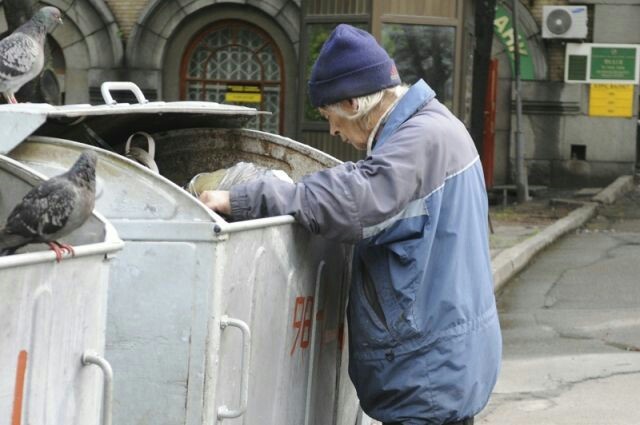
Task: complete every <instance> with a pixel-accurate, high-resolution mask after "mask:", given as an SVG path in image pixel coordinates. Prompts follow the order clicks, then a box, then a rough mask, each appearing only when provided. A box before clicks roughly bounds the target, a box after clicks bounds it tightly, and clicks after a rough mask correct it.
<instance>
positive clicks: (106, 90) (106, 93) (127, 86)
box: [100, 81, 149, 105]
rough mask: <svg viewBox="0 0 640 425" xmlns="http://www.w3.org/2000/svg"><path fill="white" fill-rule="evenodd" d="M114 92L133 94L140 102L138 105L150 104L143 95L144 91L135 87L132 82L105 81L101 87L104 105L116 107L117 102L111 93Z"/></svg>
mask: <svg viewBox="0 0 640 425" xmlns="http://www.w3.org/2000/svg"><path fill="white" fill-rule="evenodd" d="M113 90H126V91H131V92H133V95H134V96H135V97H136V99H137V100H138V103H149V101H148V100H147V98H145V97H144V94H142V90H140V87H138V86H137V85H135V84H134V83H132V82H130V81H105V82H104V83H102V85H101V86H100V92H101V93H102V98H103V99H104V103H106V104H107V105H115V104H116V103H118V102H116V101H115V100H114V99H113V97H112V96H111V91H113Z"/></svg>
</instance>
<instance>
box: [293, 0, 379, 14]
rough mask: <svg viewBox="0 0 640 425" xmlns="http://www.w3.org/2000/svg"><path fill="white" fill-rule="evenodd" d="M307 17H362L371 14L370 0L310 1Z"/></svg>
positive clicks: (307, 3)
mask: <svg viewBox="0 0 640 425" xmlns="http://www.w3.org/2000/svg"><path fill="white" fill-rule="evenodd" d="M305 3H306V5H307V16H310V15H341V14H346V15H362V14H366V13H369V12H370V10H369V4H370V2H369V0H310V1H308V2H305Z"/></svg>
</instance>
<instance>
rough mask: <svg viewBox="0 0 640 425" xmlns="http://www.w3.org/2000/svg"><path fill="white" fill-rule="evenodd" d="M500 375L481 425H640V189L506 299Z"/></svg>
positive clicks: (559, 246)
mask: <svg viewBox="0 0 640 425" xmlns="http://www.w3.org/2000/svg"><path fill="white" fill-rule="evenodd" d="M498 308H499V311H500V317H501V324H502V331H503V338H504V353H503V366H502V371H501V374H500V377H499V380H498V384H497V385H496V388H495V391H494V394H493V396H492V398H491V401H490V403H489V405H488V406H487V408H486V409H485V410H484V411H483V412H482V413H481V414H480V415H479V416H478V417H477V418H476V423H477V424H490V425H502V424H504V425H512V424H513V425H529V424H531V425H534V424H535V425H553V424H558V425H571V424H575V425H627V424H628V425H638V424H640V188H638V187H636V188H635V190H634V191H632V192H630V193H629V194H627V195H626V196H625V197H624V198H622V199H619V200H618V201H617V202H616V203H615V204H614V205H613V206H609V207H605V208H602V209H601V210H600V213H599V215H598V216H596V217H595V218H593V219H592V220H591V221H590V222H589V223H588V225H587V226H586V227H585V228H583V229H580V230H579V231H576V232H572V233H571V234H569V235H567V236H565V237H563V238H562V239H561V240H559V241H557V242H556V243H555V244H554V245H553V246H551V247H550V248H548V249H547V250H545V251H544V252H542V253H541V254H539V255H538V257H536V258H535V259H534V261H533V262H532V263H531V264H530V265H529V266H528V268H527V269H525V270H524V271H523V272H522V273H521V274H520V275H518V276H517V277H516V278H515V279H513V280H512V281H511V282H509V283H508V284H507V285H506V286H505V287H504V290H503V291H502V293H501V294H499V295H498Z"/></svg>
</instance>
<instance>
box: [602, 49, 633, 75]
mask: <svg viewBox="0 0 640 425" xmlns="http://www.w3.org/2000/svg"><path fill="white" fill-rule="evenodd" d="M636 57H637V49H634V48H620V47H592V48H591V80H592V81H593V80H599V81H602V80H622V81H635V79H636V75H637V72H636Z"/></svg>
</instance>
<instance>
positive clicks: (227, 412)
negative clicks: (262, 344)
mask: <svg viewBox="0 0 640 425" xmlns="http://www.w3.org/2000/svg"><path fill="white" fill-rule="evenodd" d="M227 326H233V327H236V328H238V329H240V331H241V332H242V381H241V384H240V407H238V409H236V410H232V409H229V408H228V407H227V406H224V405H223V406H220V407H218V419H224V418H237V417H238V416H241V415H242V414H244V412H245V411H246V410H247V400H248V399H249V371H250V367H249V365H250V364H251V330H250V329H249V326H248V325H247V324H246V323H245V322H243V321H242V320H239V319H232V318H230V317H227V316H222V317H221V318H220V329H222V330H224V329H225V328H226V327H227Z"/></svg>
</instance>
